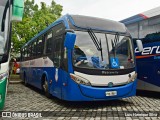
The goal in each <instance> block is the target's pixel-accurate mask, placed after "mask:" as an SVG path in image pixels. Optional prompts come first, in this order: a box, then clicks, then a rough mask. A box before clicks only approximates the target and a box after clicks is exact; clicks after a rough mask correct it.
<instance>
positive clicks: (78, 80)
mask: <svg viewBox="0 0 160 120" xmlns="http://www.w3.org/2000/svg"><path fill="white" fill-rule="evenodd" d="M70 77H71V79H72V80H74V81H75V82H76V83H78V84H83V85H87V86H91V83H90V82H89V81H88V80H87V79H85V78H83V77H80V76H77V75H75V74H70Z"/></svg>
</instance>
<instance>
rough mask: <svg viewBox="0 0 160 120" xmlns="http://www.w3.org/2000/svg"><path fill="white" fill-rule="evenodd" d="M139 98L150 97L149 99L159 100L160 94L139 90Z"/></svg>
mask: <svg viewBox="0 0 160 120" xmlns="http://www.w3.org/2000/svg"><path fill="white" fill-rule="evenodd" d="M137 96H143V97H149V98H159V99H160V92H153V91H145V90H137Z"/></svg>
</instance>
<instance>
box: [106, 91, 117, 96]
mask: <svg viewBox="0 0 160 120" xmlns="http://www.w3.org/2000/svg"><path fill="white" fill-rule="evenodd" d="M116 95H117V91H107V92H106V96H116Z"/></svg>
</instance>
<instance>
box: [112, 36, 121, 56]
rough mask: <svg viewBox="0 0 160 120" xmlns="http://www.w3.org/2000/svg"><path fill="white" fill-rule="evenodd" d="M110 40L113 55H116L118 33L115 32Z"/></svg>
mask: <svg viewBox="0 0 160 120" xmlns="http://www.w3.org/2000/svg"><path fill="white" fill-rule="evenodd" d="M111 42H112V48H113V51H114V57H116V46H117V45H118V42H119V34H118V33H116V35H115V38H114V40H111Z"/></svg>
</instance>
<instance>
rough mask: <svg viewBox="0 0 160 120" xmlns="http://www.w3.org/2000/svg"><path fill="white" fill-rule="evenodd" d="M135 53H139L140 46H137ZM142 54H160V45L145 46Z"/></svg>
mask: <svg viewBox="0 0 160 120" xmlns="http://www.w3.org/2000/svg"><path fill="white" fill-rule="evenodd" d="M135 53H139V51H138V48H135ZM141 54H142V55H151V54H160V46H152V47H144V48H143V51H142V53H141Z"/></svg>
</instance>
